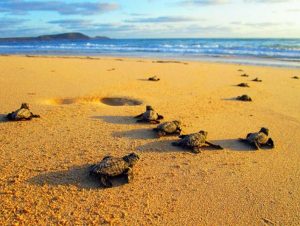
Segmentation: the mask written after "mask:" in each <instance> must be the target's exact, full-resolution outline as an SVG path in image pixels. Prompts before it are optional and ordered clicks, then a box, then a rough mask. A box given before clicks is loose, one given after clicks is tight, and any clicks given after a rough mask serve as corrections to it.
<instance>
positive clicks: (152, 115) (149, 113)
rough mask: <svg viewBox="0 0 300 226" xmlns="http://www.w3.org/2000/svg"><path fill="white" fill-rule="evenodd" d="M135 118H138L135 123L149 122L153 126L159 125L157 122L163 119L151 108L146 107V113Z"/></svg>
mask: <svg viewBox="0 0 300 226" xmlns="http://www.w3.org/2000/svg"><path fill="white" fill-rule="evenodd" d="M135 118H140V119H139V120H137V122H149V123H153V124H158V123H160V121H159V120H161V119H163V118H164V117H163V116H162V115H159V114H158V113H157V112H156V111H154V109H153V108H152V106H149V105H147V106H146V111H145V112H144V113H142V114H140V115H137V116H135Z"/></svg>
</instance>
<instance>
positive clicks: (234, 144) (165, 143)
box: [137, 138, 255, 154]
mask: <svg viewBox="0 0 300 226" xmlns="http://www.w3.org/2000/svg"><path fill="white" fill-rule="evenodd" d="M173 141H178V139H176V138H175V139H173V140H157V141H153V142H150V143H147V144H144V145H141V146H139V147H137V150H139V151H144V152H153V151H154V152H160V153H164V152H190V153H192V151H191V150H190V149H188V148H182V147H177V146H173V145H172V142H173ZM209 142H211V143H213V144H218V145H220V146H222V147H223V148H224V149H226V150H229V151H255V149H253V148H252V147H251V146H248V145H246V144H243V143H241V142H239V141H238V139H224V140H209ZM200 150H201V151H220V150H217V149H215V148H213V147H209V146H205V147H201V149H200ZM221 151H222V150H221ZM200 154H201V153H200Z"/></svg>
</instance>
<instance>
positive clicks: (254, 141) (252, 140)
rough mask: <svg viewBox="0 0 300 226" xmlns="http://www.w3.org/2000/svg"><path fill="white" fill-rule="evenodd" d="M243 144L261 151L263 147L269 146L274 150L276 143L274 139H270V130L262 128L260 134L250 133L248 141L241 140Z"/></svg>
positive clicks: (247, 137)
mask: <svg viewBox="0 0 300 226" xmlns="http://www.w3.org/2000/svg"><path fill="white" fill-rule="evenodd" d="M239 140H240V141H241V142H244V143H247V144H250V145H252V146H254V147H255V148H256V150H259V149H260V148H261V147H262V146H268V147H270V148H274V146H275V145H274V142H273V140H272V138H270V137H269V129H267V128H264V127H263V128H261V129H260V131H259V132H258V133H248V134H247V136H246V139H243V138H240V139H239Z"/></svg>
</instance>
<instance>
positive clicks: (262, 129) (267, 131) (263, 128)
mask: <svg viewBox="0 0 300 226" xmlns="http://www.w3.org/2000/svg"><path fill="white" fill-rule="evenodd" d="M259 132H260V133H264V134H266V135H267V136H269V129H268V128H265V127H262V128H261V129H260V131H259Z"/></svg>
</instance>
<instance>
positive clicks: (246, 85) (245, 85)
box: [237, 82, 250, 87]
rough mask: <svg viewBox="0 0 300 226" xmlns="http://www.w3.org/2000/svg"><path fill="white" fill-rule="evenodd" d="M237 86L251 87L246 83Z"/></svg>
mask: <svg viewBox="0 0 300 226" xmlns="http://www.w3.org/2000/svg"><path fill="white" fill-rule="evenodd" d="M237 86H240V87H250V86H249V85H248V83H245V82H242V83H240V84H238V85H237Z"/></svg>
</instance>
